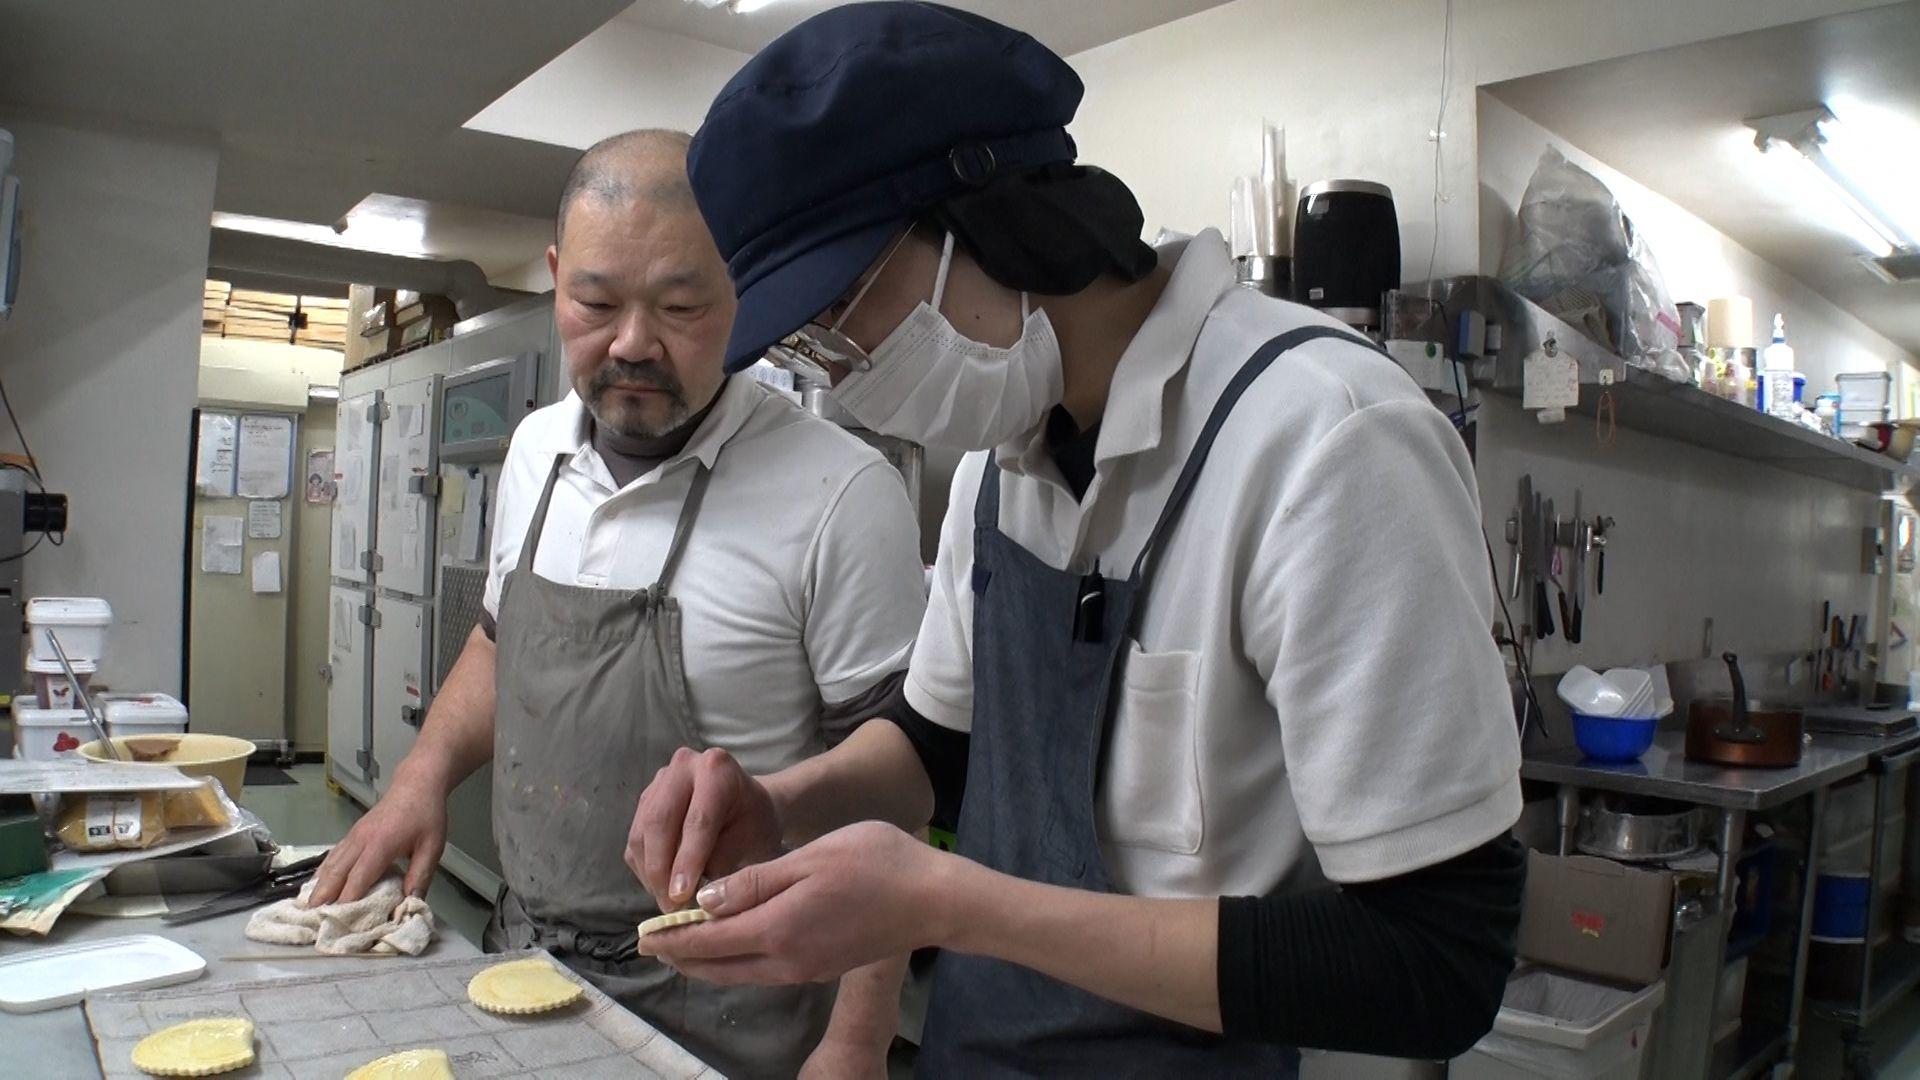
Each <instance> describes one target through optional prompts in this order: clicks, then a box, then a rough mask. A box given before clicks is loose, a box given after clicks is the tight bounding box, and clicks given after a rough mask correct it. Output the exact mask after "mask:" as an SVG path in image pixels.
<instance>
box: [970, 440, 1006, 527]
mask: <svg viewBox="0 0 1920 1080" xmlns="http://www.w3.org/2000/svg"><path fill="white" fill-rule="evenodd" d="M999 457H1000V456H999V454H998V452H996V451H993V450H989V451H987V461H986V464H984V465H982V466H981V467H980V491H979V493H978V494H977V495H976V496H975V497H974V500H973V527H974V528H976V529H992V528H997V527H998V526H999V524H1000V460H999Z"/></svg>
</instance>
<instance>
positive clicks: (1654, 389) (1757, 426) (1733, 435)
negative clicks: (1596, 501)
mask: <svg viewBox="0 0 1920 1080" xmlns="http://www.w3.org/2000/svg"><path fill="white" fill-rule="evenodd" d="M1482 389H1484V390H1490V391H1492V392H1493V393H1497V394H1502V395H1506V396H1510V397H1513V398H1516V399H1517V398H1519V396H1520V388H1519V387H1517V386H1513V387H1507V386H1502V385H1500V384H1498V383H1494V384H1492V385H1488V386H1483V387H1482ZM1609 390H1610V391H1611V392H1612V394H1613V408H1612V413H1613V415H1614V419H1615V421H1616V422H1617V423H1618V424H1619V426H1621V427H1623V428H1627V429H1630V430H1633V431H1638V432H1641V433H1642V434H1646V435H1657V436H1660V437H1661V438H1666V439H1673V440H1674V441H1676V442H1683V443H1688V444H1690V445H1693V446H1698V447H1701V448H1702V449H1706V450H1716V451H1719V452H1720V453H1723V454H1731V455H1733V456H1734V457H1737V458H1743V459H1746V460H1748V461H1757V462H1760V463H1762V464H1766V465H1772V466H1774V467H1775V468H1779V469H1785V470H1787V471H1788V472H1795V473H1799V474H1801V475H1803V476H1811V477H1814V478H1816V479H1820V480H1826V481H1829V482H1831V483H1835V484H1842V485H1845V486H1847V487H1851V488H1856V489H1858V490H1860V491H1871V492H1874V493H1876V494H1877V493H1881V492H1885V491H1889V490H1894V489H1899V488H1903V487H1906V486H1909V485H1910V484H1912V482H1913V481H1915V480H1920V468H1916V467H1915V466H1913V465H1910V464H1906V463H1903V462H1898V461H1895V460H1893V459H1892V458H1889V457H1886V456H1884V455H1881V454H1876V453H1874V452H1872V451H1870V450H1863V449H1861V448H1860V447H1858V446H1855V445H1853V444H1852V443H1849V442H1845V441H1843V440H1840V439H1834V438H1829V437H1828V436H1825V435H1822V434H1820V433H1819V432H1816V431H1808V430H1807V429H1806V428H1803V427H1801V426H1800V425H1798V424H1795V423H1792V422H1791V421H1787V420H1782V419H1780V418H1778V417H1775V416H1769V415H1767V414H1766V413H1763V412H1761V411H1759V410H1758V409H1750V408H1747V407H1746V406H1744V405H1741V404H1738V403H1736V402H1732V401H1728V400H1726V399H1725V398H1719V397H1715V396H1714V395H1712V394H1709V393H1706V392H1705V391H1703V390H1701V389H1699V388H1698V387H1694V386H1689V385H1687V384H1685V383H1678V382H1674V381H1673V380H1671V379H1668V378H1666V377H1664V376H1662V375H1657V374H1655V373H1653V372H1651V371H1646V370H1644V369H1641V368H1636V367H1628V368H1627V369H1626V377H1625V378H1624V379H1622V380H1620V381H1617V382H1615V383H1614V384H1613V386H1612V387H1602V386H1600V385H1598V384H1597V383H1584V382H1583V383H1582V384H1581V386H1580V404H1579V405H1578V406H1576V407H1574V408H1572V409H1569V410H1568V412H1569V413H1570V414H1575V413H1577V414H1579V415H1581V416H1586V417H1591V416H1593V415H1594V412H1595V410H1596V409H1597V408H1598V406H1599V403H1600V400H1601V395H1602V394H1603V393H1606V392H1608V391H1609Z"/></svg>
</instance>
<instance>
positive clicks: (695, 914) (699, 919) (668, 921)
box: [637, 907, 713, 937]
mask: <svg viewBox="0 0 1920 1080" xmlns="http://www.w3.org/2000/svg"><path fill="white" fill-rule="evenodd" d="M712 919H713V916H712V915H710V914H708V912H707V910H706V909H705V908H697V907H694V908H688V909H686V910H685V911H669V912H667V913H666V914H665V915H655V916H654V917H653V918H651V919H648V920H647V921H646V922H643V923H641V924H640V930H639V933H638V935H637V936H639V937H646V936H647V935H648V934H651V933H653V932H654V931H656V930H671V929H673V928H674V927H676V926H692V925H693V924H694V923H703V922H710V921H712Z"/></svg>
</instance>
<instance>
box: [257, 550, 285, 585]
mask: <svg viewBox="0 0 1920 1080" xmlns="http://www.w3.org/2000/svg"><path fill="white" fill-rule="evenodd" d="M253 591H254V592H257V593H277V592H279V591H280V553H279V552H277V551H263V552H261V553H260V554H258V555H255V556H254V557H253Z"/></svg>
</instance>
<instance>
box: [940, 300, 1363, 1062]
mask: <svg viewBox="0 0 1920 1080" xmlns="http://www.w3.org/2000/svg"><path fill="white" fill-rule="evenodd" d="M1328 337H1338V338H1344V339H1346V340H1349V341H1354V342H1355V343H1357V344H1362V345H1366V346H1367V347H1369V348H1371V347H1372V345H1371V343H1368V342H1365V341H1362V340H1361V339H1358V338H1356V337H1355V336H1354V335H1353V334H1351V333H1347V332H1344V331H1341V330H1337V329H1333V328H1330V327H1322V326H1311V327H1302V328H1300V329H1297V330H1293V331H1289V332H1288V333H1285V334H1282V335H1280V336H1279V337H1276V338H1274V339H1273V340H1272V341H1269V342H1267V343H1266V344H1265V345H1263V346H1261V347H1260V349H1259V350H1258V351H1256V352H1255V353H1254V354H1253V356H1252V357H1251V358H1249V359H1248V360H1247V362H1246V363H1245V364H1244V365H1242V367H1241V369H1240V370H1239V372H1237V373H1236V374H1235V375H1234V377H1233V379H1232V380H1231V381H1230V382H1229V383H1228V384H1227V387H1226V389H1225V390H1223V391H1221V394H1220V397H1219V399H1218V400H1217V401H1216V402H1215V404H1214V407H1213V411H1212V413H1211V414H1209V415H1208V417H1207V422H1206V425H1205V426H1204V427H1202V428H1201V430H1200V433H1199V435H1198V437H1197V438H1196V439H1195V441H1194V445H1193V448H1192V450H1191V451H1189V453H1188V456H1187V461H1186V464H1185V465H1184V466H1183V467H1182V469H1181V471H1180V475H1179V477H1178V479H1176V480H1175V482H1174V486H1173V491H1172V493H1171V494H1170V495H1169V496H1168V498H1167V503H1166V505H1165V506H1164V507H1162V508H1161V511H1160V517H1159V520H1158V521H1156V522H1155V523H1154V527H1153V531H1152V533H1151V534H1149V536H1148V539H1147V542H1146V544H1145V545H1144V546H1143V547H1142V548H1141V550H1140V555H1139V557H1138V558H1137V559H1136V560H1135V562H1134V565H1133V571H1132V573H1131V574H1129V575H1128V576H1127V578H1126V579H1125V580H1121V579H1116V578H1103V577H1100V576H1098V575H1087V576H1082V575H1079V574H1074V573H1069V572H1067V571H1064V570H1055V569H1054V568H1053V567H1051V566H1048V565H1047V564H1046V563H1044V562H1042V561H1041V560H1040V559H1039V558H1038V557H1037V556H1035V555H1034V554H1033V553H1032V552H1030V551H1028V550H1027V549H1025V548H1023V547H1021V546H1020V545H1019V544H1018V543H1015V542H1014V541H1013V540H1012V539H1010V538H1009V537H1008V536H1007V535H1006V534H1004V533H1002V532H1001V531H1000V527H999V522H1000V481H1001V475H1000V471H999V468H998V466H997V465H996V464H995V463H994V462H993V460H992V459H991V458H989V460H988V462H987V467H986V470H985V473H984V475H982V476H981V479H980V496H979V498H978V499H977V500H975V503H974V531H973V581H972V587H973V594H974V595H973V672H974V674H973V736H972V747H971V750H970V752H969V757H968V759H967V792H966V797H965V799H964V800H963V801H962V802H961V806H960V827H959V830H958V833H959V843H960V854H961V855H963V856H965V857H967V858H969V859H972V860H974V861H975V862H978V863H981V864H983V865H985V866H988V867H991V868H992V869H995V870H998V871H1000V872H1002V873H1006V874H1012V875H1014V876H1016V877H1020V878H1025V879H1027V880H1029V881H1038V882H1043V883H1045V884H1048V885H1062V886H1066V887H1067V888H1073V889H1088V890H1093V891H1098V892H1112V891H1113V883H1112V881H1111V880H1110V879H1109V878H1108V876H1107V868H1106V866H1105V864H1104V862H1103V860H1102V859H1101V856H1100V840H1099V836H1098V834H1097V832H1096V830H1095V825H1094V812H1095V811H1094V807H1095V805H1096V804H1095V797H1096V793H1097V791H1098V788H1099V782H1100V765H1101V762H1102V760H1103V757H1104V749H1105V738H1106V729H1107V722H1108V718H1109V716H1110V714H1111V712H1112V701H1111V699H1112V690H1113V687H1114V686H1115V685H1116V684H1117V683H1118V682H1119V679H1120V667H1121V665H1122V663H1123V659H1122V658H1123V657H1124V656H1125V655H1126V647H1127V644H1128V643H1129V642H1130V641H1132V640H1133V639H1134V638H1135V636H1136V635H1137V634H1138V632H1139V627H1140V614H1141V612H1142V610H1143V609H1144V607H1145V601H1146V596H1147V590H1148V589H1149V588H1150V587H1151V585H1152V582H1153V570H1154V562H1155V558H1156V557H1157V556H1158V554H1159V553H1160V549H1161V547H1162V545H1163V544H1164V543H1165V542H1166V539H1167V536H1168V535H1169V534H1170V533H1171V531H1172V529H1173V527H1174V525H1175V524H1176V523H1177V522H1178V521H1179V518H1180V513H1181V509H1182V508H1183V506H1184V505H1185V503H1186V500H1187V496H1188V495H1189V494H1191V492H1192V490H1193V484H1194V481H1195V479H1196V478H1197V477H1198V476H1199V474H1200V469H1201V466H1202V465H1204V464H1205V463H1206V459H1207V454H1208V452H1209V451H1210V450H1211V449H1212V447H1213V441H1214V439H1215V437H1216V436H1217V435H1218V434H1219V431H1220V427H1221V425H1222V424H1224V423H1225V422H1226V419H1227V416H1228V414H1230V413H1231V412H1232V411H1233V407H1234V405H1235V404H1236V403H1237V402H1238V401H1239V399H1240V396H1241V394H1243V393H1244V392H1245V391H1246V388H1247V387H1248V386H1249V385H1250V384H1251V383H1252V382H1253V380H1254V379H1256V378H1258V377H1259V375H1260V373H1261V372H1263V371H1265V370H1266V369H1267V367H1268V366H1269V365H1270V364H1272V363H1273V361H1274V359H1275V358H1276V357H1278V356H1280V355H1281V354H1282V353H1284V352H1286V351H1287V350H1289V349H1292V348H1294V347H1295V346H1297V345H1301V344H1304V343H1306V342H1308V341H1314V340H1317V339H1320V338H1328ZM1299 1060H1300V1055H1299V1051H1297V1050H1295V1049H1293V1048H1291V1047H1283V1046H1273V1045H1269V1044H1264V1043H1256V1042H1250V1041H1245V1040H1230V1039H1225V1038H1222V1037H1220V1036H1217V1035H1211V1034H1208V1033H1206V1032H1203V1031H1200V1030H1199V1029H1197V1028H1191V1027H1188V1026H1186V1025H1184V1024H1177V1023H1174V1022H1173V1021H1170V1020H1163V1019H1161V1018H1159V1017H1155V1016H1151V1015H1149V1014H1147V1013H1144V1012H1140V1011H1139V1010H1137V1009H1130V1008H1127V1007H1125V1006H1123V1005H1117V1004H1115V1003H1113V1002H1111V1001H1108V1000H1106V999H1104V998H1101V997H1098V996H1096V995H1094V994H1090V993H1087V992H1086V991H1084V990H1080V989H1077V988H1075V987H1072V986H1068V985H1067V984H1066V983H1063V982H1059V981H1057V980H1054V979H1051V978H1049V977H1047V976H1045V975H1042V974H1040V973H1038V972H1035V971H1032V970H1030V969H1028V968H1023V967H1018V966H1016V965H1013V964H1008V963H1004V962H1002V961H998V960H992V959H987V958H985V957H978V956H964V955H960V954H958V953H951V952H947V953H942V954H941V955H940V959H939V962H938V964H937V965H936V967H935V969H934V981H933V998H932V1002H931V1004H930V1005H929V1007H928V1012H927V1023H926V1031H925V1033H924V1036H923V1038H922V1042H921V1049H920V1056H919V1059H918V1067H919V1070H920V1073H921V1074H922V1075H925V1076H934V1077H978V1076H1008V1075H1026V1076H1049V1077H1052V1076H1101V1077H1111V1076H1154V1077H1163V1076H1178V1077H1181V1078H1182V1080H1191V1078H1195V1077H1206V1076H1235V1077H1245V1076H1279V1077H1291V1076H1294V1075H1296V1074H1297V1073H1298V1070H1299Z"/></svg>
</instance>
